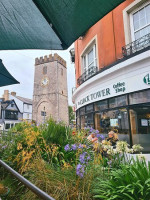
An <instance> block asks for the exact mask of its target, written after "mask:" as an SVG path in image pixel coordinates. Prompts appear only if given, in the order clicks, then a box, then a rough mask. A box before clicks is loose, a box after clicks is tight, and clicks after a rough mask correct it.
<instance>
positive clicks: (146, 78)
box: [143, 74, 150, 85]
mask: <svg viewBox="0 0 150 200" xmlns="http://www.w3.org/2000/svg"><path fill="white" fill-rule="evenodd" d="M143 81H144V83H146V84H147V85H150V74H147V75H146V76H144V78H143Z"/></svg>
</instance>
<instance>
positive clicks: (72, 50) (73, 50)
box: [69, 48, 75, 63]
mask: <svg viewBox="0 0 150 200" xmlns="http://www.w3.org/2000/svg"><path fill="white" fill-rule="evenodd" d="M69 52H70V56H71V62H72V63H74V62H75V49H74V48H72V49H70V51H69Z"/></svg>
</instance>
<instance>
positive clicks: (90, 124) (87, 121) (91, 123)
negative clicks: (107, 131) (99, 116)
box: [85, 113, 94, 127]
mask: <svg viewBox="0 0 150 200" xmlns="http://www.w3.org/2000/svg"><path fill="white" fill-rule="evenodd" d="M85 127H94V119H93V113H92V114H87V115H85Z"/></svg>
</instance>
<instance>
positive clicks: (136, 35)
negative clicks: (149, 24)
mask: <svg viewBox="0 0 150 200" xmlns="http://www.w3.org/2000/svg"><path fill="white" fill-rule="evenodd" d="M140 37H141V35H140V31H137V32H136V33H135V40H137V39H139V38H140Z"/></svg>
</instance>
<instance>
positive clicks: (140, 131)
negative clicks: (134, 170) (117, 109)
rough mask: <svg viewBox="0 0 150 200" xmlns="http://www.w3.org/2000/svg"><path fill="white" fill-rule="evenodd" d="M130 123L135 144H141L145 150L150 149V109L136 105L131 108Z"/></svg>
mask: <svg viewBox="0 0 150 200" xmlns="http://www.w3.org/2000/svg"><path fill="white" fill-rule="evenodd" d="M130 124H131V133H132V141H133V144H141V146H142V147H143V148H144V151H146V152H148V151H150V145H149V144H150V143H149V141H150V109H149V107H145V106H144V107H136V108H132V109H130Z"/></svg>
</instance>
